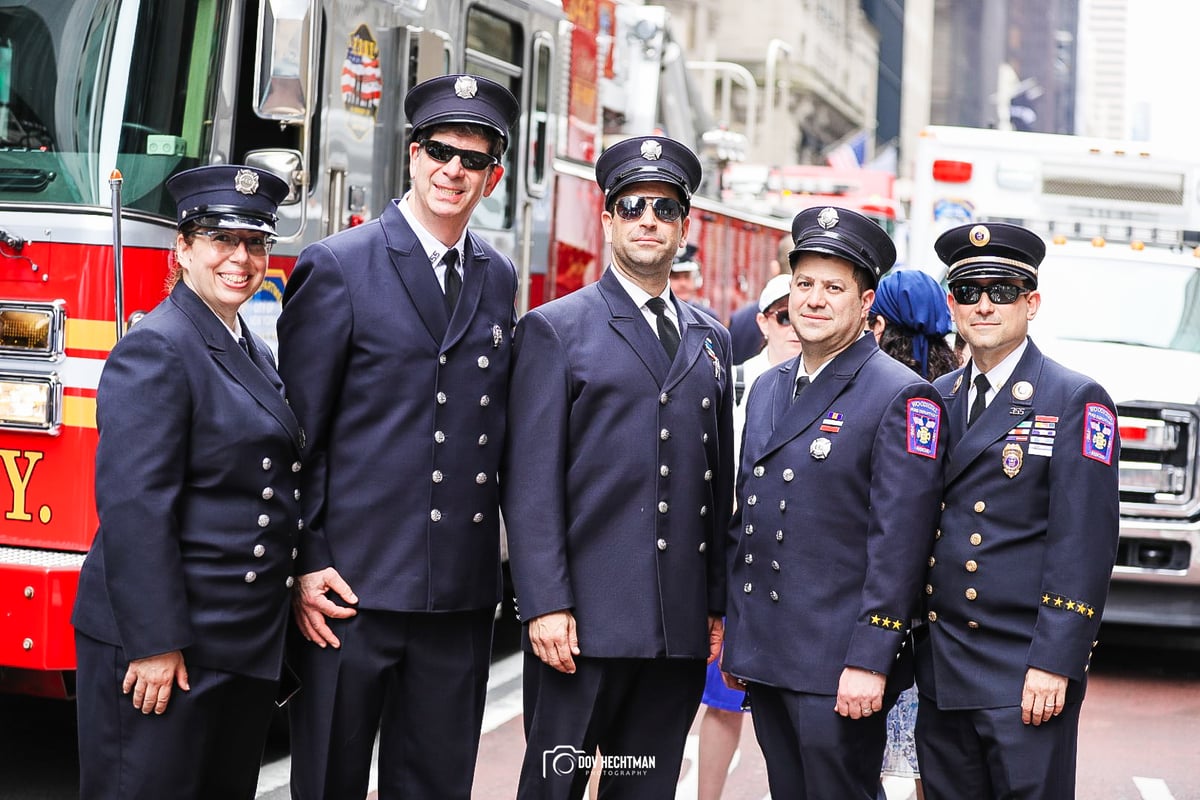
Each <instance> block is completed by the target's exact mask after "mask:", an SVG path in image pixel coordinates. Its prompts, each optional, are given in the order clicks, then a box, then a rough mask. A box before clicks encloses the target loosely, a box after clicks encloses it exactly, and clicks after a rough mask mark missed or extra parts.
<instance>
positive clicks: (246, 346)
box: [238, 336, 253, 360]
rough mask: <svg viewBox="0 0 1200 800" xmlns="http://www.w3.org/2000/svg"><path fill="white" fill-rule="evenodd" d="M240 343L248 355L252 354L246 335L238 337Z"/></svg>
mask: <svg viewBox="0 0 1200 800" xmlns="http://www.w3.org/2000/svg"><path fill="white" fill-rule="evenodd" d="M238 345H239V346H240V347H241V348H242V351H243V352H244V353H245V354H246V355H250V343H249V342H248V341H246V337H245V336H239V337H238ZM251 360H253V359H251Z"/></svg>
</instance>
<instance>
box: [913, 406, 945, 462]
mask: <svg viewBox="0 0 1200 800" xmlns="http://www.w3.org/2000/svg"><path fill="white" fill-rule="evenodd" d="M941 424H942V409H941V408H940V407H939V406H938V404H937V403H935V402H933V401H932V400H927V399H926V398H924V397H914V398H912V399H911V400H909V401H908V452H910V453H912V454H913V455H918V456H925V457H926V458H937V445H938V427H939V426H940V425H941Z"/></svg>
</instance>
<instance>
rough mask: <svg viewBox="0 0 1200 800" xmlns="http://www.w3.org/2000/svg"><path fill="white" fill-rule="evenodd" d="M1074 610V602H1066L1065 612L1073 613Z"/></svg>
mask: <svg viewBox="0 0 1200 800" xmlns="http://www.w3.org/2000/svg"><path fill="white" fill-rule="evenodd" d="M1074 610H1075V601H1074V600H1068V601H1067V611H1074Z"/></svg>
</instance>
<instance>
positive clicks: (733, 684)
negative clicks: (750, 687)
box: [721, 670, 746, 692]
mask: <svg viewBox="0 0 1200 800" xmlns="http://www.w3.org/2000/svg"><path fill="white" fill-rule="evenodd" d="M721 680H723V681H724V682H725V687H726V688H727V689H732V690H733V691H735V692H744V691H746V682H745V681H744V680H742V679H741V678H739V677H738V676H736V675H732V674H730V673H728V672H726V671H725V670H721Z"/></svg>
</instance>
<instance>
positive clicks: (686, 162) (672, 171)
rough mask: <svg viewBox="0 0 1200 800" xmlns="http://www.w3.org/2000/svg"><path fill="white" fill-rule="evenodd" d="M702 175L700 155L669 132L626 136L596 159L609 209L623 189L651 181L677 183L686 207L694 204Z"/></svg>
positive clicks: (597, 176) (599, 179) (606, 205)
mask: <svg viewBox="0 0 1200 800" xmlns="http://www.w3.org/2000/svg"><path fill="white" fill-rule="evenodd" d="M701 177H703V168H702V167H701V166H700V159H699V158H697V157H696V154H695V153H693V152H692V150H691V148H689V147H688V146H687V145H685V144H682V143H680V142H677V141H675V140H674V139H668V138H667V137H665V136H635V137H633V138H632V139H623V140H621V141H619V142H617V143H616V144H614V145H613V146H612V147H609V148H608V149H607V150H605V151H604V152H603V153H601V154H600V158H599V159H597V160H596V183H598V184H600V188H601V189H603V190H604V207H605V208H608V209H611V208H612V204H613V202H614V201H615V200H616V199H617V196H618V195H619V194H620V192H621V190H622V189H624V188H625V187H627V186H630V185H632V184H634V183H645V182H648V181H659V182H661V183H666V184H669V185H671V186H674V187H675V188H677V189H678V190H679V192H680V195H681V197H680V199H682V200H683V205H684V207H685V208H690V207H691V199H692V194H693V193H695V191H696V189H697V188H699V186H700V179H701Z"/></svg>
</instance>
